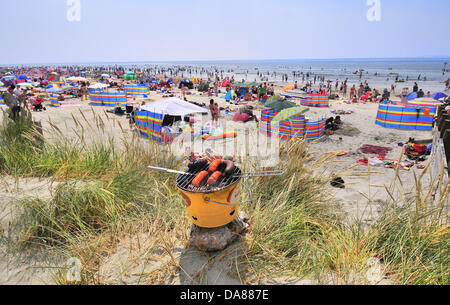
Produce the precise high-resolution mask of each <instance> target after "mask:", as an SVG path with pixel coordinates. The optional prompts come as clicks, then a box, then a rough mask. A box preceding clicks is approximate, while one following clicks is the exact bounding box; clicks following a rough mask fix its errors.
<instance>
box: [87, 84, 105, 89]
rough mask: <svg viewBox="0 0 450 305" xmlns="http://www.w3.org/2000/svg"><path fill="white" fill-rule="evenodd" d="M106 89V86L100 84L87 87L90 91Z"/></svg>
mask: <svg viewBox="0 0 450 305" xmlns="http://www.w3.org/2000/svg"><path fill="white" fill-rule="evenodd" d="M107 87H108V85H106V84H101V83H96V84H94V85H90V86H89V88H90V89H103V88H107Z"/></svg>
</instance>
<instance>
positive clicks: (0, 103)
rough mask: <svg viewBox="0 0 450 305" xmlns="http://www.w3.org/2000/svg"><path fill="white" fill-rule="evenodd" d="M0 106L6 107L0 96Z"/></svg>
mask: <svg viewBox="0 0 450 305" xmlns="http://www.w3.org/2000/svg"><path fill="white" fill-rule="evenodd" d="M0 106H6V104H5V102H4V101H3V98H2V97H1V96H0Z"/></svg>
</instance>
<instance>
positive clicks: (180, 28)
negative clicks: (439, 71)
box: [0, 0, 450, 64]
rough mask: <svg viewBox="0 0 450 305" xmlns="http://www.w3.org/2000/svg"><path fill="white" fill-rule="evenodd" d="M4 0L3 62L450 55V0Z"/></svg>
mask: <svg viewBox="0 0 450 305" xmlns="http://www.w3.org/2000/svg"><path fill="white" fill-rule="evenodd" d="M80 2H81V20H80V22H69V21H68V20H67V18H66V15H67V11H68V9H69V8H70V7H69V6H68V5H67V3H66V0H19V1H16V0H14V1H13V0H0V3H1V7H2V9H1V10H0V26H1V28H2V29H3V35H2V36H3V39H2V40H3V43H2V47H1V48H0V64H17V63H24V64H25V63H50V62H51V63H60V62H124V61H170V60H233V59H255V60H258V59H310V58H372V57H378V58H380V57H381V58H382V57H435V56H436V57H439V56H443V57H444V56H449V55H450V39H449V38H450V37H449V36H450V34H449V33H450V32H449V30H450V18H449V17H448V14H449V12H450V1H449V0H380V3H381V21H380V22H369V21H368V20H367V18H366V14H367V11H368V9H369V6H368V5H367V3H366V0H277V1H275V0H225V1H223V0H222V1H216V0H185V1H179V0H164V1H162V0H160V1H156V0H155V1H154V0H80Z"/></svg>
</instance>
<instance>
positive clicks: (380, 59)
mask: <svg viewBox="0 0 450 305" xmlns="http://www.w3.org/2000/svg"><path fill="white" fill-rule="evenodd" d="M384 61H386V62H399V61H400V62H411V61H412V62H414V61H429V62H436V61H450V55H448V56H436V57H373V58H363V57H362V58H351V57H348V58H305V59H294V58H293V59H224V60H220V59H217V60H155V61H105V62H96V61H91V62H41V63H11V64H4V63H0V66H1V67H10V66H47V65H50V66H51V65H58V66H59V65H74V66H77V65H129V64H174V63H178V64H198V63H222V64H223V63H277V62H280V63H301V62H305V63H307V62H384Z"/></svg>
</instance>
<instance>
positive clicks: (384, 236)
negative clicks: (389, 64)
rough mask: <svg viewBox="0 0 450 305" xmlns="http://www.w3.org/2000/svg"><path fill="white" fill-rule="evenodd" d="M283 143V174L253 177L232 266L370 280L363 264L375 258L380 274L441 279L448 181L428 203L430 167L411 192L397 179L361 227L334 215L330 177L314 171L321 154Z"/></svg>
mask: <svg viewBox="0 0 450 305" xmlns="http://www.w3.org/2000/svg"><path fill="white" fill-rule="evenodd" d="M286 147H287V149H286V150H285V151H286V159H285V160H284V162H286V163H285V164H283V166H284V168H286V170H287V171H286V173H285V174H284V175H283V176H281V177H271V178H264V179H261V180H258V181H257V182H256V181H255V182H254V184H253V189H254V190H255V192H254V198H255V201H254V203H253V204H249V205H247V206H246V211H247V213H248V214H249V217H250V223H251V228H250V232H249V234H248V236H247V240H246V246H245V247H244V252H243V254H242V255H241V257H240V260H239V262H240V266H239V268H237V269H238V270H237V272H238V273H240V274H241V275H242V274H245V275H247V279H248V282H254V281H256V282H258V281H259V280H261V279H263V278H265V277H267V276H268V277H272V278H277V277H281V276H287V277H295V278H297V279H303V278H307V279H314V281H315V282H317V283H334V284H348V283H353V284H367V283H371V284H373V283H374V282H372V279H370V278H368V277H367V276H366V273H367V272H368V270H367V269H368V262H370V261H371V260H372V259H376V260H378V261H380V262H381V266H383V268H382V270H380V273H381V274H380V279H379V280H381V279H383V278H389V279H390V280H391V281H392V282H393V283H398V284H448V279H449V268H448V264H449V257H450V256H449V234H450V230H449V227H448V223H447V217H448V215H446V214H445V212H444V211H445V209H446V208H447V209H448V198H449V185H448V184H447V185H442V186H441V188H440V193H439V195H440V197H439V200H437V201H432V200H431V198H432V196H431V195H430V192H429V190H430V189H431V188H434V186H435V184H434V182H433V183H431V185H426V184H425V183H424V182H422V179H423V178H424V177H426V174H427V171H428V170H429V167H426V168H425V169H424V171H423V172H422V173H421V174H420V175H418V176H417V178H416V186H415V192H416V195H415V196H409V197H408V196H401V195H400V193H402V190H401V189H400V187H399V185H398V183H392V185H391V186H390V187H386V190H387V192H388V193H389V194H390V195H391V196H392V199H394V200H393V201H392V202H389V203H386V208H385V210H384V211H383V213H382V216H381V217H380V218H379V219H378V220H377V221H376V222H375V224H373V225H372V226H369V227H367V225H365V224H363V223H362V222H361V221H356V222H354V223H351V224H348V223H345V222H342V221H341V219H340V218H339V217H338V214H339V208H338V206H337V205H336V204H335V202H334V200H333V199H332V198H331V197H330V196H328V195H327V192H326V191H325V190H324V189H325V188H326V184H327V183H328V182H329V181H330V178H332V177H321V176H320V175H316V174H317V173H320V172H321V171H320V168H321V167H323V166H324V165H326V164H327V163H329V162H330V160H329V159H328V157H326V156H322V157H320V156H313V155H312V154H310V153H308V151H307V146H306V144H305V143H302V142H298V141H297V142H296V143H286ZM299 156H304V157H303V158H299ZM314 173H316V174H314ZM344 174H345V173H344ZM347 174H348V175H351V173H347ZM397 175H398V170H397ZM397 175H395V176H396V177H395V179H398V176H397ZM441 179H442V176H441ZM394 188H395V189H396V191H394V190H393V189H394ZM423 194H425V195H423ZM431 202H433V204H431ZM427 206H428V208H427ZM330 278H332V280H330Z"/></svg>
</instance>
